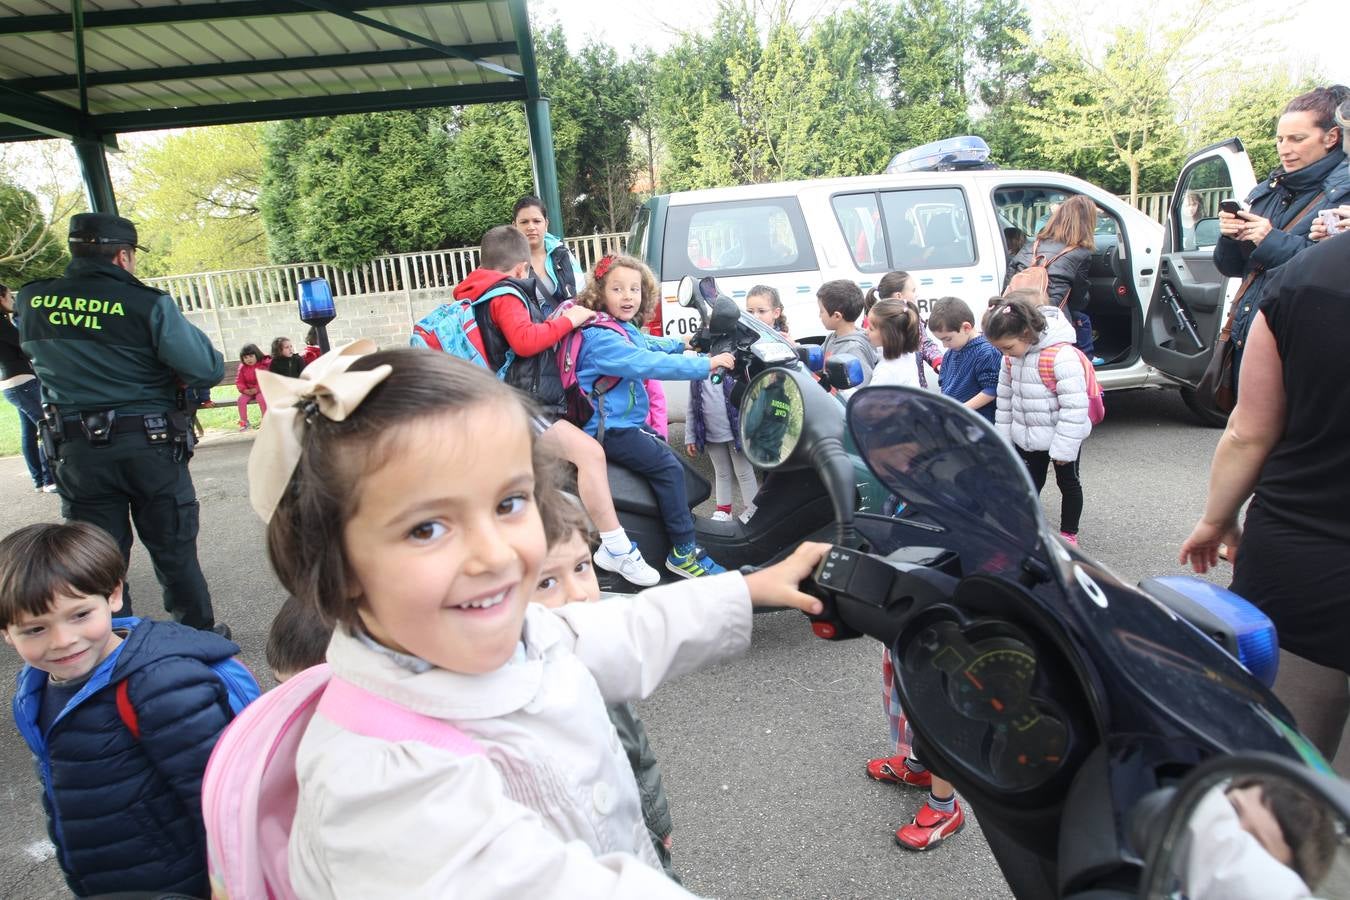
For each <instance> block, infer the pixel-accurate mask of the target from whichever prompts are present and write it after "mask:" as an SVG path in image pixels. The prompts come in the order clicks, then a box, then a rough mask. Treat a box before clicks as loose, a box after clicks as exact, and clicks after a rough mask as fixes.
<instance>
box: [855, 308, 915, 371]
mask: <svg viewBox="0 0 1350 900" xmlns="http://www.w3.org/2000/svg"><path fill="white" fill-rule="evenodd" d="M868 322H869V323H870V324H871V326H872V327H873V328H875V329H876V330H877V331H878V332H880V334H881V355H882V356H883V357H885V358H886V359H898V358H899V357H901V356H904V355H905V354H906V353H915V352H917V351H918V349H919V347H920V346H921V345H922V344H923V320H922V319H921V318H920V317H919V307H917V306H915V305H914V301H912V300H900V299H897V298H895V297H891V298H888V299H886V300H878V301H877V305H876V306H874V307H872V312H871V314H870V315H869V316H868Z"/></svg>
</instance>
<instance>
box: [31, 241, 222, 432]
mask: <svg viewBox="0 0 1350 900" xmlns="http://www.w3.org/2000/svg"><path fill="white" fill-rule="evenodd" d="M14 311H15V313H16V314H17V316H18V319H19V335H20V339H21V341H22V346H23V350H24V352H25V353H27V354H28V356H29V357H31V358H32V360H33V368H34V369H35V370H36V371H37V374H38V378H39V379H40V380H41V381H42V394H43V399H44V401H45V402H47V403H52V404H55V405H56V407H57V408H58V409H60V410H61V411H62V412H63V413H75V412H79V411H82V410H83V411H94V410H102V409H115V410H117V411H118V412H123V413H153V412H165V411H167V410H170V409H172V408H173V406H174V394H175V392H176V390H177V387H178V381H179V379H180V378H181V379H182V381H183V382H184V383H185V384H186V385H187V386H188V387H210V386H212V385H215V384H216V383H217V382H219V381H220V379H221V378H222V377H223V376H224V374H225V360H224V357H222V356H221V354H220V351H219V350H217V349H216V348H215V347H213V346H211V340H210V338H208V337H207V336H206V335H205V334H203V333H202V331H201V329H199V328H197V327H196V326H194V325H192V324H191V323H190V322H188V320H187V319H186V318H184V317H183V313H182V312H181V311H179V309H178V306H177V304H175V303H174V301H173V298H172V297H170V296H169V295H168V294H166V293H164V292H163V291H158V290H155V289H154V288H152V287H149V286H148V285H145V284H142V283H141V282H140V281H139V280H137V278H136V277H135V276H134V275H132V274H131V273H130V272H127V271H125V270H124V269H121V268H119V267H118V266H115V265H113V264H112V263H109V262H104V261H102V260H95V259H75V260H72V261H71V263H70V265H69V266H67V267H66V272H65V274H64V275H62V276H61V277H60V278H53V279H49V280H47V281H34V282H31V283H29V284H26V285H24V286H23V288H22V289H21V290H20V291H19V295H18V299H17V300H16V301H15V304H14Z"/></svg>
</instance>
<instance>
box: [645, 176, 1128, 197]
mask: <svg viewBox="0 0 1350 900" xmlns="http://www.w3.org/2000/svg"><path fill="white" fill-rule="evenodd" d="M1023 178H1026V179H1031V180H1033V181H1034V182H1036V183H1040V184H1044V183H1046V182H1050V183H1054V184H1063V185H1065V186H1070V185H1072V186H1074V187H1075V188H1076V189H1077V190H1079V191H1080V192H1082V193H1085V194H1102V195H1106V196H1109V195H1108V194H1106V192H1105V191H1103V190H1102V189H1101V188H1099V187H1097V186H1095V185H1093V184H1090V183H1089V182H1086V181H1083V180H1082V179H1080V178H1075V177H1074V176H1072V175H1065V174H1064V173H1063V172H1045V171H1040V170H1032V169H986V170H976V171H955V172H906V173H903V174H899V175H855V176H851V177H848V178H811V179H807V180H803V181H779V182H774V183H770V184H744V185H737V186H736V187H723V188H703V189H701V190H696V191H678V192H676V193H671V194H667V195H666V197H667V198H668V199H669V201H670V205H671V206H686V205H690V204H694V203H724V202H727V201H734V200H755V199H758V198H761V197H781V196H790V195H793V194H797V193H798V192H800V191H802V190H804V189H810V190H812V191H825V192H834V191H856V190H868V189H873V190H876V189H880V188H887V187H922V186H923V185H935V186H937V185H942V186H950V185H953V184H970V183H971V182H972V181H973V182H984V181H999V182H1004V183H1006V182H1008V181H1018V180H1020V179H1023Z"/></svg>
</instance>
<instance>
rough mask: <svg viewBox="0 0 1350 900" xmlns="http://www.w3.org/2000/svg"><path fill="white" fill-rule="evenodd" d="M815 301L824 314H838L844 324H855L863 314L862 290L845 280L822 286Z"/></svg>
mask: <svg viewBox="0 0 1350 900" xmlns="http://www.w3.org/2000/svg"><path fill="white" fill-rule="evenodd" d="M816 299H817V300H819V301H820V305H821V306H822V307H824V308H825V312H827V313H829V314H830V315H833V314H835V313H839V315H841V316H843V317H844V321H845V322H856V321H858V316H861V315H862V313H863V292H862V288H860V287H858V285H856V284H854V283H853V282H852V281H849V280H848V279H847V278H836V279H835V280H834V281H827V282H825V283H824V284H822V285H821V286H820V289H819V290H817V291H816Z"/></svg>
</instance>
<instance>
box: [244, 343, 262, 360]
mask: <svg viewBox="0 0 1350 900" xmlns="http://www.w3.org/2000/svg"><path fill="white" fill-rule="evenodd" d="M250 353H251V354H253V361H254V362H255V363H260V362H262V361H263V352H262V351H261V350H259V349H258V345H257V344H245V345H244V347H243V349H241V350H240V351H239V361H240V362H243V361H244V357H245V356H248V355H249V354H250Z"/></svg>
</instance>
